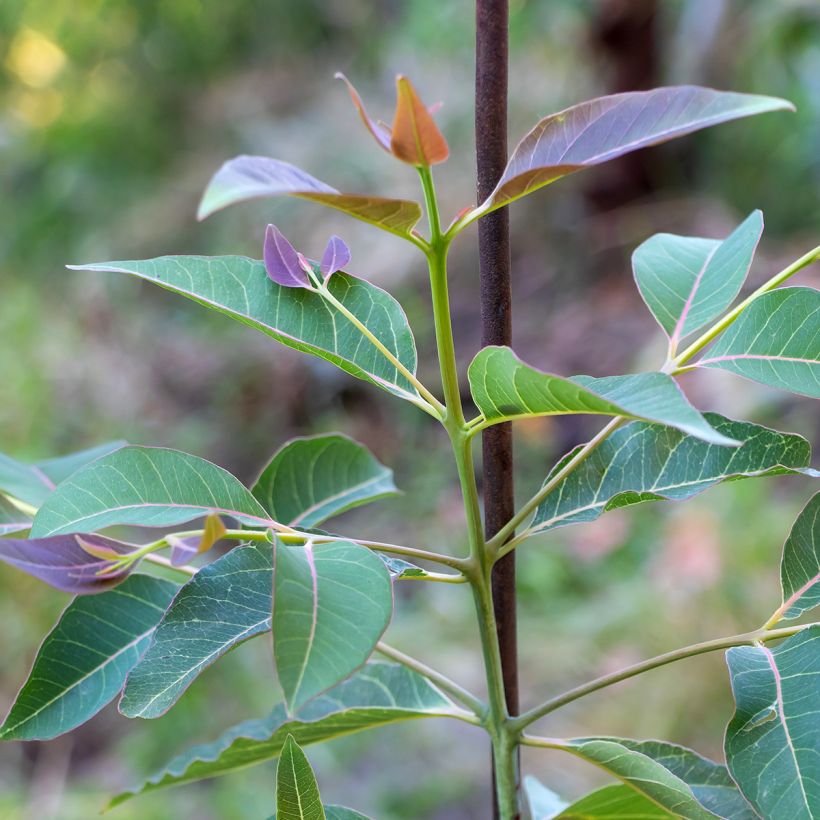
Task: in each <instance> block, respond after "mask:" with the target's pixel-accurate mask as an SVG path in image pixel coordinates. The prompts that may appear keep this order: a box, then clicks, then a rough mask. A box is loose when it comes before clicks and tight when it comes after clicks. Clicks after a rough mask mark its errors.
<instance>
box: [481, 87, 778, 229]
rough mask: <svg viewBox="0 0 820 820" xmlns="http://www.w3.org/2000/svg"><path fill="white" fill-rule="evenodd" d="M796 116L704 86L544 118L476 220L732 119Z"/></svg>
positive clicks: (611, 100) (774, 103) (618, 98)
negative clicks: (586, 171) (587, 171)
mask: <svg viewBox="0 0 820 820" xmlns="http://www.w3.org/2000/svg"><path fill="white" fill-rule="evenodd" d="M782 110H794V106H793V105H792V104H791V103H789V102H788V101H786V100H781V99H777V98H775V97H761V96H757V95H753V94H735V93H731V92H725V91H715V90H714V89H711V88H699V87H697V86H673V87H669V88H656V89H654V90H652V91H634V92H629V93H626V94H614V95H613V96H610V97H599V98H598V99H594V100H589V101H587V102H583V103H580V104H579V105H575V106H573V107H572V108H567V109H566V110H564V111H560V112H559V113H557V114H551V115H550V116H548V117H545V118H544V119H542V120H541V121H540V122H539V123H538V125H536V126H535V128H533V130H532V131H530V133H529V134H527V135H526V136H525V137H524V139H522V140H521V142H520V143H519V144H518V146H517V147H516V149H515V150H514V151H513V154H512V157H510V161H509V162H508V163H507V167H506V168H505V169H504V173H503V175H502V176H501V179H500V180H499V182H498V185H497V186H496V188H495V190H494V191H493V192H492V193H491V194H490V196H489V197H488V198H487V199H486V200H485V201H484V202H483V203H482V204H481V205H480V206H479V207H478V208H476V209H475V210H474V211H473V212H472V213H471V215H470V220H469V221H473V220H474V219H476V218H478V217H480V216H483V215H484V214H485V213H489V212H490V211H493V210H495V209H496V208H500V207H501V206H502V205H505V204H506V203H507V202H512V201H513V200H514V199H518V198H519V197H522V196H524V195H525V194H528V193H530V192H531V191H534V190H536V189H537V188H541V187H542V186H544V185H547V184H548V183H550V182H554V181H555V180H556V179H560V178H561V177H563V176H566V175H567V174H571V173H573V172H575V171H580V170H581V169H583V168H588V167H590V166H592V165H598V164H599V163H602V162H606V161H607V160H610V159H615V158H616V157H620V156H622V155H623V154H627V153H629V152H630V151H635V150H637V149H638V148H644V147H646V146H649V145H657V144H658V143H661V142H666V141H667V140H671V139H674V138H675V137H680V136H683V135H684V134H690V133H692V132H693V131H697V130H699V129H701V128H707V127H709V126H711V125H718V124H719V123H723V122H728V121H729V120H736V119H740V118H741V117H749V116H752V115H754V114H763V113H765V112H767V111H782Z"/></svg>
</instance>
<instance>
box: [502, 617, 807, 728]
mask: <svg viewBox="0 0 820 820" xmlns="http://www.w3.org/2000/svg"><path fill="white" fill-rule="evenodd" d="M816 625H817V624H800V625H798V626H789V627H784V628H782V629H757V630H755V631H753V632H744V633H743V634H741V635H730V636H729V637H728V638H716V639H715V640H712V641H703V642H702V643H696V644H692V645H691V646H684V647H683V648H681V649H675V650H673V651H672V652H666V653H664V654H663V655H658V656H656V657H654V658H650V659H649V660H646V661H641V662H640V663H636V664H633V665H632V666H627V667H626V668H624V669H621V670H619V671H617V672H611V673H610V674H608V675H602V676H601V677H600V678H595V680H591V681H589V682H588V683H583V684H581V685H580V686H576V687H575V688H574V689H570V690H569V691H567V692H564V693H563V694H561V695H556V697H554V698H550V699H549V700H547V701H545V702H544V703H542V704H540V705H539V706H536V707H534V708H533V709H530V710H529V711H527V712H524V713H523V714H521V715H520V716H519V717H517V718H514V719H513V721H512V722H513V725H514V726H515V728H517V729H518V730H519V731H521V730H523V729H524V728H525V727H527V726H529V725H530V724H531V723H534V722H535V721H536V720H539V719H540V718H542V717H544V716H545V715H548V714H549V713H550V712H554V711H555V710H556V709H560V708H561V707H562V706H566V705H567V704H568V703H572V701H574V700H578V699H579V698H582V697H585V696H586V695H590V694H592V693H593V692H597V691H598V690H600V689H605V688H606V687H608V686H612V685H613V684H615V683H620V682H621V681H624V680H627V679H628V678H634V677H635V676H636V675H641V674H643V673H644V672H648V671H649V670H650V669H657V668H658V667H659V666H666V665H667V664H669V663H674V662H675V661H680V660H684V659H685V658H692V657H694V656H695V655H704V654H706V653H707V652H716V651H718V650H720V649H730V648H731V647H733V646H753V645H754V644H757V643H765V642H767V641H776V640H778V639H780V638H788V637H790V636H791V635H794V634H795V633H797V632H800V631H801V630H803V629H807V628H808V627H810V626H816Z"/></svg>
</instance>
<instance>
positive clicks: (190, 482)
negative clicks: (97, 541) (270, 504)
mask: <svg viewBox="0 0 820 820" xmlns="http://www.w3.org/2000/svg"><path fill="white" fill-rule="evenodd" d="M209 513H217V514H219V515H227V516H230V517H231V518H234V519H236V520H237V521H240V522H242V523H243V524H251V525H255V526H257V527H264V526H267V525H269V524H270V523H271V521H270V516H269V515H268V514H267V513H266V512H265V510H264V509H263V508H262V506H261V505H260V504H259V502H258V501H257V500H256V499H255V498H254V497H253V495H251V492H250V490H248V489H246V488H245V487H244V486H243V485H242V484H241V483H240V482H239V480H238V479H237V478H234V476H232V475H231V474H230V473H229V472H227V471H226V470H223V469H222V468H221V467H217V466H216V464H211V463H210V462H209V461H205V460H204V459H202V458H198V457H197V456H192V455H189V454H188V453H181V452H179V451H178V450H165V449H163V448H160V447H123V448H122V449H121V450H117V451H116V452H113V453H110V454H109V455H107V456H103V457H102V458H100V459H97V461H94V462H92V463H91V464H89V465H87V466H86V467H83V468H82V469H80V470H78V471H77V472H76V473H74V474H73V475H72V476H71V477H70V478H68V479H67V480H66V481H64V482H63V483H62V484H60V486H59V487H58V488H57V489H56V490H55V491H54V492H53V493H52V494H51V495H50V496H49V497H48V499H47V500H46V502H45V504H43V506H42V507H41V508H40V510H39V511H38V513H37V515H36V516H35V517H34V524H33V525H32V528H31V534H32V536H33V537H35V538H39V537H43V536H47V535H59V534H62V533H69V532H92V531H94V530H98V529H102V528H103V527H112V526H115V525H120V524H131V525H133V526H141V527H162V526H171V525H174V524H181V523H183V522H185V521H190V520H192V519H194V518H199V517H200V516H204V515H207V514H209Z"/></svg>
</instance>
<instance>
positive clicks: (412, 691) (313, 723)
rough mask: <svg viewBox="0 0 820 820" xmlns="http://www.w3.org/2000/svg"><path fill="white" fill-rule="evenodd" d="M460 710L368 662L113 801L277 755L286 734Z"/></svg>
mask: <svg viewBox="0 0 820 820" xmlns="http://www.w3.org/2000/svg"><path fill="white" fill-rule="evenodd" d="M460 714H463V713H461V712H460V710H459V709H458V708H457V707H456V706H455V705H454V704H453V703H452V702H451V701H450V700H449V699H448V698H446V697H445V696H444V695H443V694H442V693H441V692H440V691H439V690H438V689H436V688H435V687H434V686H433V685H432V684H431V683H430V682H429V681H428V680H427V679H426V678H423V677H422V676H421V675H419V674H417V673H416V672H413V671H411V670H409V669H407V668H406V667H404V666H400V665H398V664H393V663H384V662H382V661H371V662H370V663H368V664H367V666H365V667H364V669H362V670H361V671H359V672H358V673H357V674H356V675H354V676H353V677H352V678H350V679H349V680H346V681H345V682H344V683H341V684H339V685H338V686H336V687H334V688H333V689H332V690H330V691H329V692H327V693H326V694H325V695H320V696H319V697H317V698H315V699H314V700H312V701H310V702H308V703H306V704H305V705H304V706H303V707H302V708H301V709H300V710H299V712H298V714H297V715H296V716H295V717H292V718H291V717H288V715H287V712H286V711H285V707H284V706H283V705H279V706H277V707H276V708H275V709H274V710H273V712H272V713H271V714H270V715H269V716H268V717H267V718H264V719H263V720H249V721H245V722H244V723H241V724H239V725H238V726H235V727H233V728H232V729H229V730H228V731H227V732H225V733H224V734H223V735H222V736H221V737H220V738H218V739H217V740H215V741H213V742H212V743H205V744H202V745H199V746H195V747H193V748H191V749H189V750H188V751H186V752H184V753H182V754H181V755H179V756H177V757H176V758H174V759H173V760H172V761H171V762H170V763H169V764H168V765H167V766H166V767H165V768H164V769H163V770H161V771H160V772H158V773H157V774H156V775H154V776H153V777H152V778H151V779H150V780H148V781H146V782H145V783H143V784H142V785H141V786H140V787H139V788H138V789H137V790H136V791H134V792H126V793H124V794H121V795H119V796H117V797H115V798H114V800H113V801H112V804H111V805H112V806H115V805H119V804H120V803H123V802H124V801H126V800H128V799H129V798H131V797H133V796H134V795H135V794H144V793H146V792H152V791H156V790H157V789H162V788H165V787H167V786H175V785H179V784H181V783H190V782H193V781H195V780H201V779H203V778H206V777H215V776H217V775H222V774H226V773H228V772H231V771H234V770H236V769H241V768H244V767H246V766H251V765H254V764H256V763H262V762H264V761H266V760H272V759H273V758H276V757H278V756H279V753H280V751H281V749H282V745H283V744H284V742H285V738H286V737H287V736H288V735H289V734H290V735H293V737H294V738H295V739H296V740H297V742H299V743H300V744H301V745H303V746H305V745H307V744H309V743H317V742H319V741H323V740H328V739H329V738H332V737H338V736H339V735H345V734H350V733H352V732H359V731H362V730H364V729H370V728H375V727H377V726H384V725H386V724H389V723H396V722H399V721H404V720H413V719H416V718H426V717H457V716H459V715H460Z"/></svg>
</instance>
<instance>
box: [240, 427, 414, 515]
mask: <svg viewBox="0 0 820 820" xmlns="http://www.w3.org/2000/svg"><path fill="white" fill-rule="evenodd" d="M252 491H253V494H254V495H255V496H256V498H257V500H258V501H259V502H260V503H261V504H262V506H263V507H264V508H265V509H266V510H267V511H268V512H269V513H270V514H271V516H272V517H273V518H274V519H275V520H276V521H280V522H281V523H283V524H290V525H291V526H293V527H301V528H303V529H304V528H310V527H317V526H319V524H321V523H322V522H323V521H326V520H327V519H328V518H330V517H331V516H334V515H338V514H339V513H342V512H344V511H345V510H349V509H352V508H353V507H358V506H359V505H360V504H368V503H370V502H371V501H376V500H377V499H379V498H386V497H389V496H393V495H396V494H397V493H398V490H397V489H396V486H395V484H393V471H392V470H390V469H389V468H387V467H385V466H384V465H383V464H380V463H379V462H378V461H377V460H376V459H375V457H374V456H373V455H372V454H371V453H370V452H369V451H368V450H367V448H365V447H364V446H362V445H361V444H359V443H358V442H356V441H353V439H350V438H348V437H347V436H343V435H339V434H338V433H332V434H330V435H318V436H309V437H306V438H297V439H293V440H292V441H289V442H288V443H287V444H285V445H284V446H283V447H282V448H281V449H279V450H278V451H277V452H276V454H275V455H274V456H273V458H272V459H271V461H270V463H269V464H268V466H267V467H265V469H264V470H263V471H262V475H260V476H259V479H258V480H257V482H256V484H255V485H254V487H253V490H252Z"/></svg>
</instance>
